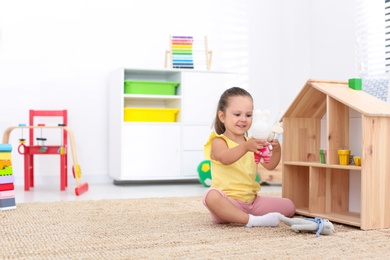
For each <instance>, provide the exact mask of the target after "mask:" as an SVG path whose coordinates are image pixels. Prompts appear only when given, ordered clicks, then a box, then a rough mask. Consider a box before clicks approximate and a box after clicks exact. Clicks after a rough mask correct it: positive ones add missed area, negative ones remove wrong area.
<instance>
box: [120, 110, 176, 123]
mask: <svg viewBox="0 0 390 260" xmlns="http://www.w3.org/2000/svg"><path fill="white" fill-rule="evenodd" d="M177 113H179V109H178V108H130V107H126V108H124V121H125V122H176V115H177Z"/></svg>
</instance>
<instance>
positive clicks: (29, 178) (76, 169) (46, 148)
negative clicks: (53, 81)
mask: <svg viewBox="0 0 390 260" xmlns="http://www.w3.org/2000/svg"><path fill="white" fill-rule="evenodd" d="M35 116H39V117H46V116H55V117H62V118H63V123H62V124H58V126H46V125H44V124H38V125H37V126H34V122H33V118H34V117H35ZM66 124H67V111H66V110H30V125H29V126H26V125H25V124H20V125H19V126H11V127H9V128H7V129H6V130H5V132H4V135H3V142H2V143H3V144H7V143H8V142H9V135H10V133H11V132H12V130H14V129H16V128H19V129H21V132H22V136H21V138H20V139H19V143H20V144H19V147H18V152H19V153H20V154H21V155H23V156H24V190H25V191H28V190H29V189H30V187H34V155H38V154H39V155H54V154H57V155H59V156H60V188H61V190H65V188H66V187H67V186H68V181H67V166H68V159H67V155H68V154H67V140H68V136H69V141H70V148H71V151H72V159H73V164H74V166H73V167H72V172H73V177H74V178H75V179H76V184H77V186H76V188H75V193H76V195H77V196H78V195H80V194H82V193H83V192H86V191H87V190H88V183H82V182H81V168H80V165H79V164H78V161H77V154H76V148H75V142H74V135H73V132H72V131H71V130H70V128H69V127H67V126H66ZM25 128H27V129H29V137H30V138H29V145H26V142H25V139H24V138H23V129H25ZM34 128H38V129H40V133H41V135H40V137H38V138H36V140H37V142H38V143H37V145H34ZM50 128H57V129H60V130H61V145H45V143H44V142H45V141H46V138H44V137H43V136H42V132H43V129H50Z"/></svg>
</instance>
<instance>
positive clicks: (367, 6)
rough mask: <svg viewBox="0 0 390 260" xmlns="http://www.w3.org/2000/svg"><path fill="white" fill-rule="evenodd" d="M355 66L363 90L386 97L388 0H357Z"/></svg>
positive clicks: (389, 31)
mask: <svg viewBox="0 0 390 260" xmlns="http://www.w3.org/2000/svg"><path fill="white" fill-rule="evenodd" d="M356 3H357V4H356V8H357V10H356V34H357V35H356V52H357V53H356V59H357V60H356V70H357V75H359V77H361V78H362V79H363V90H364V91H366V92H367V93H369V94H371V95H373V96H376V97H377V98H379V99H382V100H390V99H389V98H388V82H389V80H388V79H389V75H388V73H389V69H390V1H389V0H356Z"/></svg>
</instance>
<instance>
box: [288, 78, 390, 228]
mask: <svg viewBox="0 0 390 260" xmlns="http://www.w3.org/2000/svg"><path fill="white" fill-rule="evenodd" d="M351 114H357V115H358V116H357V119H358V120H361V123H360V125H359V126H361V135H360V134H358V137H357V138H356V134H357V133H360V129H359V131H357V129H356V127H350V122H351V120H350V119H351ZM282 120H283V128H284V133H283V157H282V158H283V161H282V164H283V165H282V167H283V182H282V196H283V197H286V198H289V199H291V200H292V201H293V202H294V203H295V206H296V209H297V210H296V212H297V214H300V215H304V216H310V217H323V218H327V219H329V220H331V221H334V222H338V223H343V224H348V225H352V226H357V227H360V228H361V229H363V230H368V229H379V228H390V214H389V212H390V176H389V174H390V162H389V160H387V158H386V157H387V156H388V154H389V152H390V135H389V131H390V104H389V103H387V102H384V101H381V100H379V99H377V98H375V97H373V96H371V95H369V94H367V93H365V92H363V91H359V90H354V89H351V88H349V87H348V83H346V82H337V81H319V80H309V81H307V82H306V84H305V86H304V87H303V88H302V90H301V91H300V93H299V94H298V96H297V97H296V98H295V100H294V101H293V102H292V104H291V105H290V107H289V108H288V109H287V111H286V113H285V114H284V115H283V117H282ZM324 122H325V125H324ZM353 135H355V137H354V138H351V136H353ZM321 137H323V138H321ZM321 140H325V141H324V142H325V147H321ZM350 142H351V143H350ZM351 144H354V145H355V146H356V144H357V145H358V146H361V147H360V148H361V151H359V152H360V153H361V157H362V165H361V166H355V165H340V164H339V158H338V153H337V151H338V149H342V148H348V147H350V145H351ZM322 145H324V144H322ZM320 149H326V150H327V155H326V163H325V164H323V163H320V155H319V150H320ZM356 176H358V179H359V180H360V181H359V184H358V185H360V187H356V183H355V182H351V178H352V177H356ZM354 185H355V186H354ZM351 190H357V191H358V192H359V193H360V200H359V201H358V204H359V206H360V210H359V212H356V210H351V205H350V203H351V201H352V200H354V199H355V196H354V195H352V194H353V193H351Z"/></svg>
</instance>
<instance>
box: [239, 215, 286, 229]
mask: <svg viewBox="0 0 390 260" xmlns="http://www.w3.org/2000/svg"><path fill="white" fill-rule="evenodd" d="M280 215H281V214H280V213H278V212H272V213H268V214H265V215H263V216H253V215H251V214H249V221H248V223H247V224H246V227H275V226H277V225H279V222H280V220H279V217H280Z"/></svg>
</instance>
